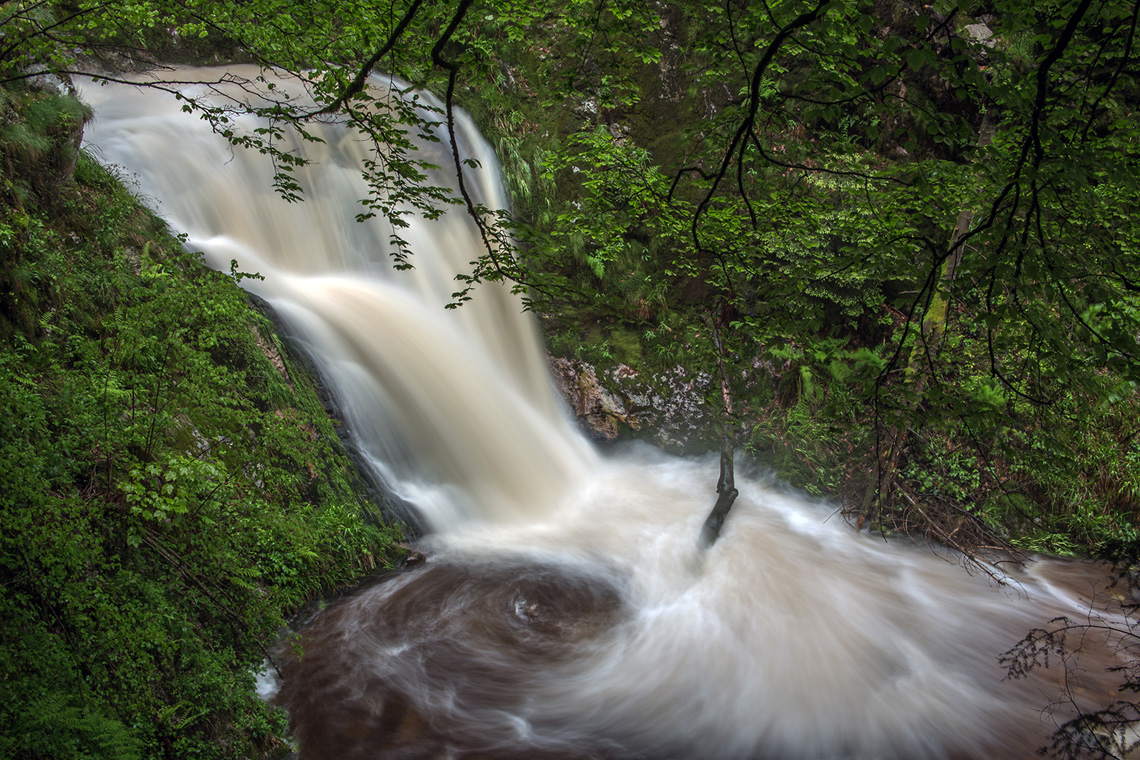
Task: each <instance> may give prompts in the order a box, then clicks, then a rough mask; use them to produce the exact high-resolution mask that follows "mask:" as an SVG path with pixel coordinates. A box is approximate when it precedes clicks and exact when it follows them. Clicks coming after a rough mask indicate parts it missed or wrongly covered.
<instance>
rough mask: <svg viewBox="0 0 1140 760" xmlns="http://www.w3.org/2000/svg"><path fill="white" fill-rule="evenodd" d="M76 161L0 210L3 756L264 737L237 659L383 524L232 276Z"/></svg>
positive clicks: (260, 706)
mask: <svg viewBox="0 0 1140 760" xmlns="http://www.w3.org/2000/svg"><path fill="white" fill-rule="evenodd" d="M42 160H45V161H49V160H50V157H48V156H44V157H42ZM76 180H77V184H75V185H74V186H72V187H71V188H70V189H68V188H63V189H60V190H58V191H57V194H56V195H55V196H54V198H53V200H52V208H53V209H54V210H55V213H53V214H51V215H49V214H47V213H46V212H45V209H44V207H42V206H40V205H38V204H36V203H35V198H34V197H33V196H28V198H27V199H26V200H25V201H24V202H23V206H22V208H19V207H14V206H9V207H7V208H6V209H5V210H4V211H3V212H0V245H2V246H3V248H4V250H3V256H2V258H0V280H2V281H3V282H4V283H5V286H6V287H5V290H4V292H2V293H0V334H2V335H3V346H4V349H3V350H2V351H0V578H2V581H0V641H3V642H4V644H3V646H2V647H0V679H2V680H3V682H4V684H5V689H6V692H5V699H4V701H3V704H2V705H0V737H2V738H0V756H4V757H9V756H15V757H28V758H87V757H89V758H112V757H114V758H138V757H169V758H186V757H206V758H248V757H251V756H258V755H267V754H272V753H275V752H278V751H280V750H283V749H284V745H283V742H282V740H281V739H280V738H279V737H281V736H282V735H283V733H284V731H285V720H284V716H283V715H281V714H280V713H279V712H277V711H275V710H274V709H273V708H271V707H270V706H268V705H266V704H264V703H262V702H261V701H260V700H259V699H258V698H257V697H256V696H255V695H254V693H253V680H254V676H253V675H252V673H253V671H254V669H255V668H258V667H259V665H260V663H261V662H262V660H263V658H264V657H265V656H266V651H267V647H268V646H269V645H270V643H271V642H273V641H274V640H275V639H276V637H277V636H278V635H279V632H280V631H281V629H282V627H283V626H284V625H285V623H286V621H287V620H288V619H289V617H290V616H291V615H292V614H294V613H295V612H297V611H298V610H300V609H301V608H302V607H303V606H304V605H306V604H307V603H308V602H310V601H311V600H312V599H314V598H316V597H319V596H321V595H323V594H326V593H328V592H329V591H330V590H332V589H335V588H337V587H340V586H343V585H346V584H349V583H352V582H353V581H354V579H356V578H358V577H359V576H360V575H362V574H364V573H366V572H369V571H371V570H373V569H374V568H376V567H377V566H383V565H384V564H386V563H387V562H388V561H389V560H388V559H387V557H386V555H385V551H386V547H387V546H388V544H389V543H390V542H391V541H392V540H393V538H394V537H395V533H394V531H393V530H392V529H391V528H388V527H386V526H384V525H383V524H382V523H381V522H380V521H379V519H378V516H377V514H376V510H375V507H374V506H373V505H371V504H370V503H367V502H365V501H363V500H362V498H361V497H360V496H359V495H358V490H357V489H356V488H355V487H354V485H353V484H354V482H355V475H354V474H353V469H352V467H351V464H350V463H349V461H348V460H347V457H346V455H345V453H344V451H343V450H342V449H341V447H340V444H339V440H338V438H337V435H336V432H335V430H334V429H333V427H332V423H331V421H330V420H329V419H328V418H327V416H326V415H325V412H324V408H323V405H322V404H321V402H320V399H319V398H318V397H317V395H316V392H315V391H314V386H313V383H312V381H311V379H310V378H308V377H307V375H306V373H305V371H304V369H303V367H302V365H301V363H300V362H295V361H293V360H292V358H291V356H290V355H289V354H288V353H285V354H283V355H282V357H281V361H282V362H283V363H284V367H285V373H282V372H280V371H279V370H278V369H277V368H276V367H275V366H274V364H273V362H271V360H270V358H269V357H268V356H267V354H266V350H268V349H267V348H264V347H265V346H272V345H274V339H273V338H272V335H273V328H272V326H271V325H270V323H269V322H268V320H267V319H266V318H265V317H263V316H261V315H260V314H258V313H256V312H254V311H252V310H251V309H250V307H249V305H248V303H247V301H246V298H245V295H244V294H243V293H242V291H241V290H239V289H238V288H237V287H236V285H235V283H234V281H233V279H234V278H233V277H231V276H227V275H225V274H222V273H219V272H213V271H210V270H208V269H207V268H206V267H205V266H204V265H203V264H202V263H201V262H200V261H199V260H198V258H197V257H196V256H195V255H193V254H191V253H188V252H185V251H183V250H182V249H181V248H180V246H179V243H178V241H175V240H173V239H171V238H169V237H168V235H167V234H166V233H165V230H164V228H163V225H162V224H161V223H160V222H159V221H158V220H157V219H156V218H155V217H153V216H152V215H151V214H150V213H149V212H146V211H144V210H143V209H142V208H141V207H139V206H138V205H137V204H136V203H135V202H134V200H133V199H132V198H131V197H130V196H129V195H128V194H127V193H126V191H125V190H123V188H122V187H121V186H120V185H118V184H117V183H116V182H115V180H114V178H113V177H112V176H111V175H109V174H107V173H106V172H105V171H104V170H102V169H100V168H99V167H98V166H97V165H96V164H95V163H94V162H93V161H91V160H90V159H89V158H87V157H86V156H81V157H80V158H79V164H78V171H77V172H76ZM277 350H280V347H279V346H278V347H277Z"/></svg>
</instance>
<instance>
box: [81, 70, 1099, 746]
mask: <svg viewBox="0 0 1140 760" xmlns="http://www.w3.org/2000/svg"><path fill="white" fill-rule="evenodd" d="M218 73H219V72H180V73H179V77H180V78H196V77H197V78H212V77H216V76H217V75H218ZM246 73H252V72H246ZM191 87H193V86H191ZM83 97H84V98H85V99H86V100H87V101H88V102H89V103H90V104H91V105H92V107H93V108H94V111H95V120H94V122H93V123H92V124H91V125H90V126H89V127H88V130H87V144H88V146H90V147H92V148H94V150H95V155H96V156H97V157H99V158H100V159H101V160H103V161H105V162H108V163H112V164H117V165H121V166H123V167H125V168H126V169H127V170H128V171H129V172H130V173H132V174H133V175H135V176H137V177H138V183H139V188H140V191H141V193H142V195H143V197H144V198H145V199H147V200H149V201H151V202H152V203H154V205H155V207H156V209H157V210H158V212H159V213H160V214H161V215H163V216H164V217H165V218H166V219H167V220H168V221H169V223H170V225H171V226H172V227H173V228H174V229H176V230H179V231H182V232H185V233H186V234H187V235H188V243H187V244H188V245H189V246H190V247H191V248H194V249H198V250H201V251H203V252H204V253H205V256H206V259H207V261H208V262H209V263H210V264H211V265H212V266H215V267H216V268H219V269H222V270H228V269H229V267H230V262H231V260H232V259H236V260H237V263H238V267H239V269H241V270H242V271H246V272H258V273H260V274H261V275H262V276H263V277H264V278H265V279H264V280H263V281H253V280H246V281H245V283H244V284H247V285H249V286H250V288H251V289H252V290H255V291H256V292H257V293H258V294H259V295H260V296H262V297H264V298H265V299H266V300H267V301H269V302H270V303H271V304H272V305H273V307H274V309H275V310H276V311H277V312H278V313H279V314H280V315H281V316H282V318H283V319H284V321H285V322H286V323H287V324H288V326H289V327H290V329H291V330H292V331H293V332H294V333H295V334H296V335H297V336H299V339H300V341H301V342H302V343H303V344H304V345H305V347H306V349H307V350H308V351H309V352H310V353H311V354H312V355H313V357H314V359H315V360H316V362H317V363H318V365H319V366H320V367H321V369H322V371H323V373H324V374H325V376H326V377H327V378H328V379H329V381H330V382H331V384H332V386H333V389H334V392H335V394H336V396H337V398H338V400H339V403H340V404H341V406H342V408H343V409H344V411H345V414H346V416H347V418H348V423H349V426H350V429H351V432H352V434H353V435H354V436H355V437H356V439H357V440H358V441H359V443H360V446H361V448H362V450H363V451H364V452H366V453H367V455H368V456H369V458H370V460H371V461H372V462H373V464H374V466H376V467H377V468H378V469H379V471H380V472H381V473H382V476H383V478H384V480H385V481H386V482H387V483H388V484H390V485H391V487H393V488H394V489H396V490H397V491H398V492H399V493H400V494H401V495H402V496H403V497H404V498H405V499H407V500H408V501H409V502H411V503H412V504H413V505H414V506H415V508H416V509H417V510H418V511H419V512H420V514H421V516H422V517H423V519H424V520H425V522H426V524H427V525H428V526H429V528H430V529H431V530H432V531H433V537H432V541H433V545H434V553H433V554H432V556H431V560H430V561H429V563H428V567H427V568H426V569H423V570H419V571H414V572H407V573H403V574H400V575H398V576H396V577H395V578H394V579H392V580H390V581H388V582H386V583H383V584H380V585H377V586H375V587H372V588H370V589H368V590H367V591H364V592H362V593H361V594H359V595H357V596H355V597H353V598H352V599H350V600H349V601H347V602H345V603H343V604H341V605H338V606H337V607H335V608H334V610H333V611H332V612H330V613H328V614H326V615H324V616H322V617H320V618H318V619H317V621H316V622H315V623H314V625H313V628H312V631H313V632H312V633H311V634H310V638H309V644H310V647H311V652H310V649H309V648H307V654H306V656H305V657H304V658H303V659H302V660H301V662H300V663H299V664H297V665H296V666H295V667H294V668H293V670H292V671H287V672H286V675H287V683H286V692H287V694H286V699H285V702H286V704H287V705H288V707H289V710H290V712H291V715H292V716H293V717H294V721H295V725H296V727H297V732H298V736H299V737H300V738H301V750H302V755H303V756H304V757H330V758H332V757H337V758H341V757H345V758H348V757H362V758H363V757H387V756H392V757H395V756H401V757H402V756H414V757H443V756H456V757H460V756H466V755H464V753H465V752H479V753H482V754H480V755H479V756H493V757H536V756H539V755H542V756H557V757H577V756H599V757H648V758H665V757H675V758H695V757H699V758H916V757H924V758H940V757H944V758H951V757H953V758H967V757H976V758H991V757H992V758H998V757H1030V756H1032V754H1033V751H1034V750H1035V749H1036V748H1037V747H1038V746H1040V745H1041V744H1042V743H1044V742H1045V737H1046V736H1047V734H1048V733H1049V732H1050V731H1051V730H1052V728H1053V723H1052V721H1051V720H1050V718H1049V717H1048V715H1043V714H1042V712H1041V711H1042V709H1043V708H1045V707H1046V706H1047V705H1048V704H1049V703H1050V701H1051V699H1053V698H1055V697H1056V696H1057V695H1056V690H1055V687H1054V684H1053V683H1052V681H1051V680H1050V679H1049V677H1041V678H1038V679H1028V680H1020V681H1008V680H1003V672H1002V670H1001V668H1000V667H999V665H998V662H997V658H998V656H999V655H1000V654H1001V653H1002V652H1004V651H1005V650H1007V649H1008V648H1010V647H1011V646H1012V645H1013V644H1014V643H1015V642H1016V641H1017V640H1018V639H1020V638H1021V637H1022V636H1023V635H1024V634H1025V632H1026V631H1028V630H1029V629H1030V628H1031V627H1033V626H1035V625H1040V624H1042V623H1044V622H1045V621H1047V620H1048V619H1050V618H1052V617H1054V616H1056V615H1060V614H1069V615H1074V616H1077V617H1080V616H1082V615H1087V614H1088V607H1087V605H1086V604H1085V603H1084V602H1081V601H1080V600H1079V599H1077V598H1076V597H1075V596H1073V595H1070V594H1069V593H1067V592H1062V591H1057V590H1055V584H1054V583H1053V582H1052V581H1051V580H1050V579H1051V578H1052V577H1053V576H1054V575H1056V574H1057V573H1058V572H1060V571H1061V569H1062V568H1061V566H1059V565H1051V564H1049V563H1042V564H1040V565H1039V566H1038V567H1037V568H1036V569H1035V570H1032V571H1027V572H1023V573H1021V574H1020V575H1019V577H1017V578H1016V581H1017V582H1016V583H1014V584H1012V585H1010V586H1006V587H998V586H995V585H994V584H992V583H991V582H990V581H989V579H988V578H986V577H985V576H974V575H970V574H968V573H966V572H965V571H964V570H963V569H962V568H961V567H959V566H957V565H956V564H954V562H952V561H947V559H946V558H943V557H939V556H937V555H936V554H935V553H934V552H931V551H929V550H927V549H923V548H920V547H916V546H909V545H901V544H898V543H888V542H885V541H883V540H882V539H881V538H879V537H875V536H870V535H866V534H856V533H853V532H852V531H851V530H850V529H849V528H848V527H847V526H846V525H844V524H842V521H840V520H838V519H830V518H831V517H832V514H831V511H830V510H829V509H827V508H826V507H824V506H822V505H819V504H815V503H812V502H810V501H807V500H804V499H803V498H800V497H798V496H795V495H791V494H789V493H786V492H784V491H782V490H780V489H779V488H777V487H774V486H772V485H771V484H769V483H765V482H762V481H761V480H759V479H754V478H748V477H740V478H739V479H738V487H739V488H740V491H741V496H740V498H739V500H738V501H737V503H736V505H735V506H734V508H733V511H732V514H731V516H730V517H729V521H728V523H727V524H726V527H725V530H724V533H723V536H722V538H721V539H720V540H719V541H718V542H717V543H716V544H715V545H714V547H713V548H712V549H711V550H710V551H708V552H707V553H702V552H701V551H699V550H698V544H697V536H698V534H699V530H700V525H701V522H702V521H703V519H704V516H705V514H706V513H707V511H708V509H709V508H710V507H711V505H712V502H713V501H714V500H715V493H714V488H715V480H716V463H715V461H713V460H711V459H676V458H672V457H667V456H665V455H663V454H661V453H659V452H656V451H653V450H651V449H648V448H635V449H630V450H627V451H625V452H624V453H621V454H618V455H614V456H610V457H600V456H598V455H597V454H596V453H595V452H593V451H592V450H591V449H590V447H589V446H588V445H587V444H586V443H585V442H584V441H583V439H582V438H581V437H580V436H579V435H577V434H576V433H575V432H574V431H573V430H572V429H571V427H570V425H569V424H568V423H567V421H566V418H565V416H564V415H563V414H562V413H561V412H560V411H559V407H558V404H557V403H556V401H555V398H554V396H553V394H552V391H551V383H550V381H549V380H548V378H547V376H546V373H545V365H544V361H543V356H542V350H541V345H540V342H539V338H538V335H537V330H536V328H535V326H534V324H533V323H532V321H531V320H529V319H528V318H527V317H526V316H525V315H523V314H522V313H521V308H520V303H519V301H518V299H517V298H516V297H514V296H512V295H511V294H510V293H509V291H508V290H507V289H505V288H501V287H497V286H496V287H491V286H487V287H482V288H481V289H479V290H478V291H477V293H476V296H475V299H474V301H473V302H471V303H469V304H467V305H465V306H463V307H462V308H460V309H458V310H455V311H448V310H445V309H444V308H443V305H444V304H445V303H446V302H447V300H448V297H449V294H450V293H451V292H452V291H453V290H454V289H455V288H454V284H453V281H452V277H453V276H454V274H455V273H456V272H460V271H464V270H465V268H466V267H467V266H468V264H469V262H470V260H472V259H474V258H475V257H476V256H477V255H478V251H479V246H480V245H481V242H480V239H479V237H478V234H477V232H476V230H475V228H474V226H473V225H472V224H471V222H470V220H469V219H467V218H466V217H465V216H464V214H463V213H462V211H461V210H453V211H450V212H449V213H448V214H446V215H445V216H444V218H443V219H442V220H437V221H431V222H423V221H421V222H420V223H418V224H415V225H414V226H413V229H412V230H410V231H405V233H404V236H405V237H406V238H408V239H409V241H410V242H411V245H412V248H413V250H414V251H415V258H414V260H413V263H414V265H415V269H414V270H413V271H412V272H396V271H393V270H392V269H391V267H390V265H389V260H388V252H387V251H388V242H387V241H388V232H389V231H388V230H387V229H385V227H384V225H383V224H382V223H381V222H379V221H371V222H368V223H366V224H358V223H357V222H355V221H354V217H355V215H356V213H357V210H358V209H359V205H358V201H359V199H360V198H363V197H364V196H365V195H366V192H367V191H366V188H365V187H364V185H363V183H362V181H361V179H360V173H359V166H360V161H361V160H362V158H363V156H364V150H365V145H366V143H364V142H363V141H361V140H360V139H359V138H358V137H356V136H355V135H354V134H353V133H352V132H351V131H349V130H347V129H346V128H345V127H343V126H341V125H337V124H328V125H325V126H324V127H322V130H323V131H321V132H320V134H321V136H322V138H323V139H324V141H325V142H324V144H323V145H305V146H304V150H305V151H306V155H307V157H308V158H309V159H310V160H312V161H313V165H312V166H310V167H308V168H306V169H304V170H303V171H302V172H301V173H300V174H299V179H300V182H301V184H302V185H303V186H304V188H305V201H304V203H301V204H292V205H290V204H287V203H284V202H282V201H281V200H280V199H278V198H277V197H276V196H275V194H274V192H273V190H272V189H271V183H270V174H271V170H270V167H269V166H268V164H267V162H266V161H265V160H264V157H262V156H259V155H257V154H256V153H253V152H248V151H241V150H235V149H231V148H230V147H229V146H228V145H227V144H226V142H225V141H224V140H222V139H221V138H219V137H218V136H216V135H214V134H213V133H212V132H211V130H210V128H209V126H208V125H207V124H206V123H205V122H203V121H201V120H199V119H197V118H196V117H194V116H192V115H189V114H185V113H182V111H181V108H180V106H181V104H180V103H178V102H176V101H175V100H174V99H173V98H171V97H170V96H169V95H165V94H163V93H160V92H153V91H139V90H135V89H133V88H131V87H128V86H106V87H87V88H85V89H84V92H83ZM239 126H243V127H244V128H246V129H250V128H252V127H253V126H254V125H253V124H250V123H246V124H244V125H239ZM460 126H461V128H462V129H461V132H462V138H461V139H462V143H463V145H462V146H461V148H462V150H463V151H464V152H465V153H466V154H468V155H472V156H475V157H477V158H478V160H479V161H480V162H481V164H482V166H483V167H484V168H483V169H482V170H479V171H474V170H473V171H472V172H471V174H470V177H469V181H476V182H477V183H478V186H479V189H478V192H479V193H480V194H481V196H482V198H483V199H484V201H485V202H486V203H487V204H488V205H491V206H495V205H501V204H502V203H503V199H502V193H501V190H500V189H499V186H498V182H497V178H496V176H495V168H494V167H495V161H494V159H493V156H492V155H491V152H490V150H489V149H488V147H487V146H486V144H485V143H484V141H482V139H481V138H480V137H479V136H478V135H477V133H476V132H475V131H474V129H473V127H471V126H470V124H468V123H467V121H466V120H465V119H463V120H461V122H460ZM298 147H299V148H300V147H301V146H298ZM425 149H433V146H432V145H427V146H425ZM434 149H435V150H439V147H438V146H435V147H434ZM435 163H437V164H440V165H442V166H447V165H448V164H449V163H450V161H449V158H448V157H447V156H446V155H444V156H441V157H440V158H439V159H437V160H436V161H435ZM436 181H437V182H438V181H442V180H439V179H437V180H436ZM290 673H294V674H295V676H296V678H295V681H294V680H293V678H294V677H293V676H291V675H290ZM294 683H295V684H299V685H292V684H294ZM290 689H292V691H290ZM1090 696H1092V697H1094V698H1095V697H1096V696H1097V695H1095V694H1094V695H1090ZM408 715H415V716H418V717H416V719H415V720H412V718H409V717H407V716H408ZM417 721H418V722H417ZM409 726H411V727H410V728H409ZM409 737H411V738H409ZM409 747H410V748H411V749H409ZM397 750H399V751H403V752H408V753H410V754H405V755H399V754H398V752H397ZM389 752H390V754H386V753H389ZM417 752H418V754H417ZM543 753H545V754H543Z"/></svg>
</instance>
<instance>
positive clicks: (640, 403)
mask: <svg viewBox="0 0 1140 760" xmlns="http://www.w3.org/2000/svg"><path fill="white" fill-rule="evenodd" d="M549 364H550V371H551V375H552V376H553V377H554V382H555V385H556V386H557V388H558V391H559V393H560V394H561V395H562V398H563V399H565V400H566V404H567V405H568V406H569V408H570V412H571V413H572V414H573V415H574V418H575V419H576V420H577V422H578V425H579V427H581V429H582V431H583V432H584V433H585V434H586V435H587V436H589V437H590V438H591V439H593V440H595V441H613V440H617V439H618V438H625V437H628V438H640V439H643V440H647V441H649V442H651V443H653V444H654V445H656V446H660V447H662V448H664V449H666V450H669V451H675V452H703V451H706V450H709V449H711V448H715V447H716V446H717V443H716V442H715V441H709V440H705V439H704V437H703V436H704V435H706V434H708V433H709V431H710V430H712V426H711V424H710V419H709V412H708V408H707V406H706V405H705V401H704V396H705V394H706V393H707V392H708V390H709V387H710V383H711V379H710V378H709V377H708V376H707V375H704V374H702V373H698V374H692V373H689V372H687V371H686V370H685V369H684V368H682V367H676V368H674V369H673V370H670V371H667V372H663V373H660V374H655V375H652V376H646V375H645V374H643V373H640V372H638V371H637V370H634V369H633V368H631V367H628V366H626V365H625V364H619V365H617V366H616V367H612V368H610V369H608V370H605V371H602V372H599V370H598V369H597V368H596V367H594V366H593V365H591V364H587V363H586V362H584V361H581V360H579V359H563V358H558V357H549Z"/></svg>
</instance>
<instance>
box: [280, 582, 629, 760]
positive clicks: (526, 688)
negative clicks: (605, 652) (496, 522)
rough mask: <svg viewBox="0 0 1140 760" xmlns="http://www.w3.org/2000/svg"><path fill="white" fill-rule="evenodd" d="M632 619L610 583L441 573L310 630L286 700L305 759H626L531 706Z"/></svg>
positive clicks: (290, 658)
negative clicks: (565, 730)
mask: <svg viewBox="0 0 1140 760" xmlns="http://www.w3.org/2000/svg"><path fill="white" fill-rule="evenodd" d="M621 610H622V603H621V597H620V594H619V591H618V589H617V587H615V586H614V585H612V584H611V583H610V582H609V581H607V580H605V579H603V578H601V577H594V576H590V577H585V576H582V575H580V574H575V573H572V572H570V573H568V572H566V571H564V569H561V568H556V567H551V566H543V565H538V564H509V563H504V564H502V565H492V564H475V565H466V566H460V565H457V564H449V563H447V562H441V563H437V562H435V561H432V562H428V563H426V564H424V565H420V566H418V567H416V568H414V569H410V570H406V571H403V572H400V573H397V574H395V575H393V576H392V577H391V578H390V579H388V580H387V581H385V582H382V583H380V584H378V585H375V586H373V587H371V588H369V589H366V590H364V591H362V592H360V593H358V594H357V595H356V596H354V597H351V598H349V599H346V600H344V601H343V602H341V603H339V604H337V605H336V606H335V607H332V608H330V609H329V610H327V611H325V612H323V613H321V614H320V615H319V616H318V617H317V618H316V619H315V620H314V621H313V622H312V623H310V624H309V626H307V627H306V629H305V630H304V631H303V632H302V635H301V639H300V641H299V642H298V644H299V646H298V647H296V648H293V649H289V650H287V651H286V653H285V654H284V658H285V663H284V664H283V665H282V666H281V673H282V675H283V677H284V682H283V685H282V687H281V691H280V693H279V694H278V696H277V699H276V701H277V702H279V703H280V704H281V705H283V706H284V707H285V708H286V709H287V710H288V712H289V716H290V721H291V723H292V726H293V734H294V737H295V738H296V740H297V741H298V743H299V754H298V758H299V760H334V759H335V760H365V758H367V760H384V759H386V758H441V757H452V758H468V759H470V760H474V758H488V759H491V758H494V759H495V760H506V759H507V758H539V759H545V760H554V759H555V758H566V759H569V758H587V757H613V758H618V757H624V756H626V755H624V754H623V753H621V752H615V751H613V750H612V749H607V748H604V747H598V746H586V745H587V744H589V743H591V739H590V738H588V737H581V736H578V737H573V736H562V735H560V733H559V730H558V727H557V726H556V725H553V726H552V725H547V726H544V725H543V721H544V720H545V717H544V716H543V715H541V714H539V715H535V714H534V712H533V708H532V706H531V704H530V703H531V700H532V695H533V694H534V693H535V692H536V690H538V689H539V688H541V687H542V685H544V684H546V683H548V682H549V680H550V679H553V678H559V677H566V675H567V673H572V672H573V670H574V667H573V662H574V660H575V658H577V657H578V656H579V655H580V653H581V651H582V650H583V648H585V649H586V650H588V648H589V643H590V642H591V641H592V640H594V639H596V638H597V637H599V636H601V635H603V634H604V633H605V632H606V631H608V630H610V628H611V627H612V626H613V625H614V624H615V623H616V622H617V621H619V620H620V619H621ZM532 731H533V734H534V735H533V736H532V735H531V732H532Z"/></svg>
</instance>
